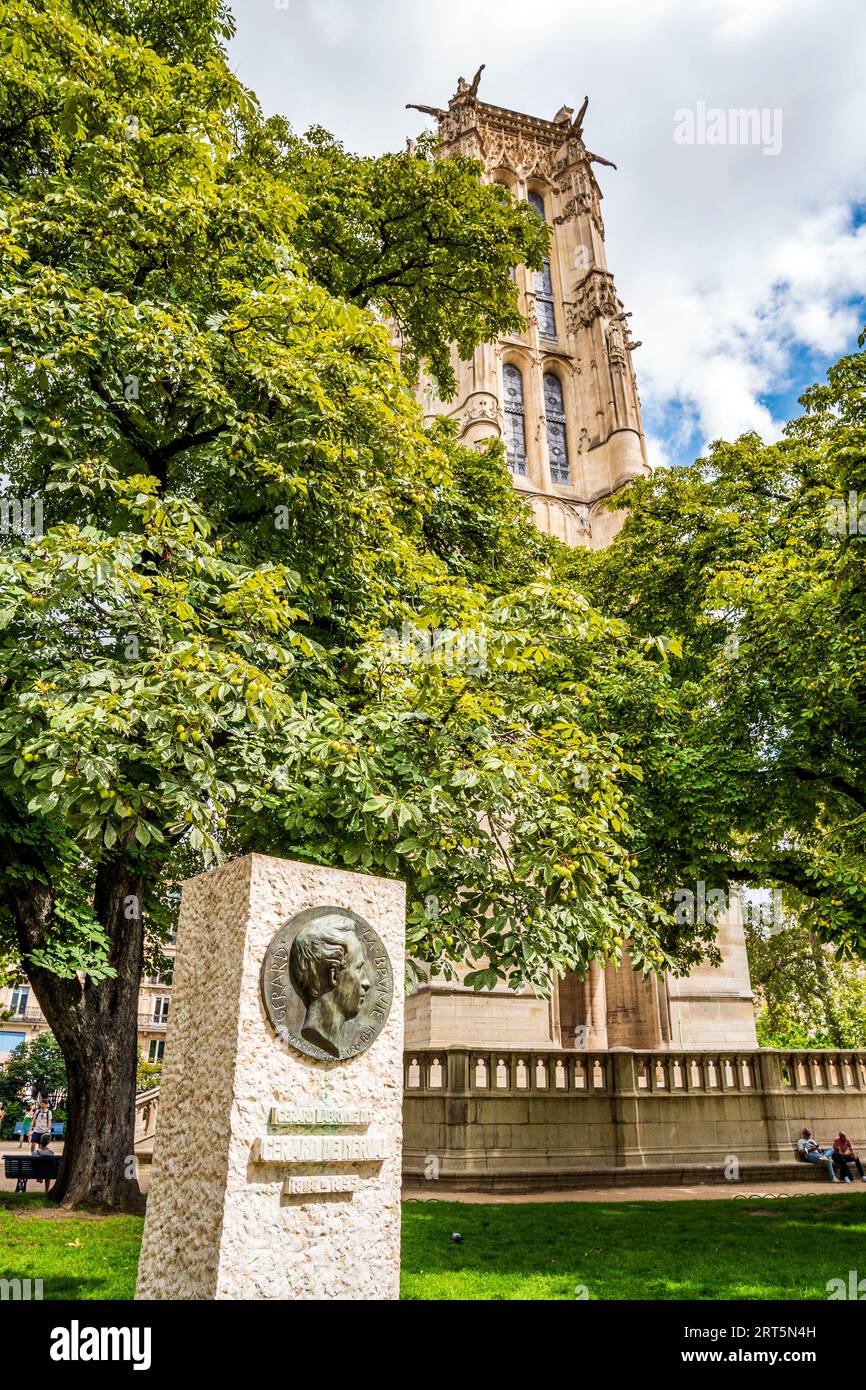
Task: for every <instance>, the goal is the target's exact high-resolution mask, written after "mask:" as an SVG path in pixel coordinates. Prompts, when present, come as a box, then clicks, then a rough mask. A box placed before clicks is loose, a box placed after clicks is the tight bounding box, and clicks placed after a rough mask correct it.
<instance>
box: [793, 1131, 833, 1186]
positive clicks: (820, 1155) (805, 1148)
mask: <svg viewBox="0 0 866 1390" xmlns="http://www.w3.org/2000/svg"><path fill="white" fill-rule="evenodd" d="M797 1148H798V1150H799V1153H800V1157H801V1158H805V1160H806V1162H807V1163H826V1165H827V1172H828V1173H829V1175H830V1181H831V1182H837V1181H838V1179H837V1177H836V1169H835V1165H834V1162H833V1150H832V1149H822V1148H821V1146H820V1144H818V1143H816V1142H815V1140H814V1139H813V1138H812V1131H811V1129H804V1130H803V1133H802V1135H801V1136H800V1138H799V1139H798V1140H797Z"/></svg>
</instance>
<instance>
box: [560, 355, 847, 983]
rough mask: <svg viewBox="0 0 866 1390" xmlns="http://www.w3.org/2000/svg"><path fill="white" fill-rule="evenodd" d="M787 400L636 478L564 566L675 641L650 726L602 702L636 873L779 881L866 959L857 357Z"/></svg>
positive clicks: (631, 617)
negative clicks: (620, 506)
mask: <svg viewBox="0 0 866 1390" xmlns="http://www.w3.org/2000/svg"><path fill="white" fill-rule="evenodd" d="M863 342H864V340H863V339H862V338H861V340H860V346H861V348H862V347H863ZM800 403H801V405H802V406H803V414H802V415H801V416H800V417H799V418H797V419H795V420H793V421H792V422H791V423H790V424H789V425H788V426H787V428H786V430H785V434H784V437H783V439H782V440H780V441H779V442H778V443H776V444H771V445H765V444H763V443H762V442H761V440H760V439H759V438H758V437H757V436H756V435H753V434H750V435H745V436H744V437H743V438H741V439H739V440H737V441H736V442H735V443H733V444H729V443H724V442H718V443H716V444H715V445H714V446H713V448H712V449H711V450H710V452H709V454H708V456H707V457H706V458H702V459H699V460H698V461H697V462H696V463H695V464H694V465H693V466H692V467H690V468H677V469H660V470H659V471H658V472H657V473H656V474H655V475H654V476H653V477H652V478H650V479H647V480H645V481H644V480H642V481H640V482H638V483H636V484H635V485H634V487H633V488H631V489H630V491H629V495H628V499H627V506H628V509H629V515H628V518H627V520H626V522H625V526H624V528H623V530H622V532H621V534H620V535H619V536H618V537H617V539H616V540H615V541H614V543H613V544H612V545H611V546H610V547H609V549H608V550H606V551H604V552H601V553H599V554H595V555H590V554H584V555H573V556H568V557H566V559H565V561H564V568H565V570H566V572H567V573H568V575H569V576H574V575H575V574H577V575H579V576H580V577H581V579H582V581H583V582H584V583H585V585H586V587H587V591H588V592H589V593H590V595H591V596H592V597H593V599H594V601H595V602H596V603H597V604H598V605H600V606H601V608H602V609H603V610H604V611H605V612H608V613H610V614H612V615H614V616H617V617H618V618H620V619H621V620H622V621H624V622H626V623H627V625H628V627H629V629H630V630H631V632H632V633H634V634H635V635H641V634H648V633H651V632H656V631H658V630H659V629H661V630H663V631H664V632H666V633H667V634H669V635H670V636H671V637H672V638H673V639H674V641H675V644H676V645H675V650H676V652H677V653H678V655H677V656H676V659H673V660H672V661H671V663H670V666H669V669H668V672H667V677H666V690H665V695H664V698H663V699H662V700H660V701H659V703H658V708H657V716H658V718H657V722H656V723H654V724H646V723H644V722H642V720H641V718H640V715H639V712H638V711H635V710H633V709H632V707H631V703H630V696H629V692H628V691H627V690H626V691H624V692H620V691H615V692H614V697H615V698H614V701H613V702H612V704H611V706H610V710H609V713H610V714H611V715H612V714H614V713H615V711H616V710H617V709H618V710H619V711H620V713H621V715H622V718H621V720H620V722H619V724H618V727H619V728H620V729H621V731H622V732H623V739H624V746H625V749H626V750H627V752H628V753H629V754H630V756H632V757H636V758H637V757H639V759H640V762H641V765H642V766H643V769H644V781H643V783H642V786H641V789H640V791H639V793H638V798H637V801H636V802H635V820H636V828H637V834H638V841H637V842H636V854H637V858H638V861H639V863H640V865H641V870H640V872H641V879H642V882H643V883H644V885H645V886H647V885H652V886H653V887H654V889H655V891H656V892H657V893H659V895H660V896H663V897H664V896H665V894H666V893H670V892H671V891H673V890H674V888H675V887H677V886H679V885H685V886H688V885H690V884H691V885H692V886H693V885H694V883H695V881H696V880H697V881H700V880H703V881H704V882H705V884H706V885H707V887H708V888H713V887H721V888H725V887H727V885H728V883H729V881H730V880H738V881H740V882H744V883H747V884H752V885H758V886H765V887H774V886H778V887H781V888H782V889H784V890H785V893H786V902H787V903H788V905H789V906H790V907H792V908H796V909H797V911H798V914H799V918H800V921H801V924H802V926H803V927H804V928H805V929H806V930H807V932H808V933H811V934H813V935H814V936H815V937H816V938H818V939H820V940H823V941H826V942H829V943H832V944H833V945H834V947H835V948H836V950H837V953H838V954H839V955H845V956H859V957H862V956H864V955H866V772H864V759H863V750H864V747H866V661H864V658H866V353H864V352H863V351H860V352H856V353H853V354H852V355H850V356H846V357H844V358H843V359H842V360H841V361H840V362H838V363H837V364H836V365H835V366H834V367H833V368H831V370H830V371H829V373H828V380H827V383H826V384H825V385H822V386H815V387H813V388H812V389H810V390H809V391H807V392H806V394H805V395H804V396H803V397H802V398H801V402H800ZM645 708H646V706H645ZM665 885H667V888H666V889H665ZM668 900H669V899H668Z"/></svg>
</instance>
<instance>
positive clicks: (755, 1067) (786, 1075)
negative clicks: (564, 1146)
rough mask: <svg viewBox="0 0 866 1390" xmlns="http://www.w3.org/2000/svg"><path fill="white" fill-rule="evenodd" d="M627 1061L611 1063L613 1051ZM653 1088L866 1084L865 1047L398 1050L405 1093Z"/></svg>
mask: <svg viewBox="0 0 866 1390" xmlns="http://www.w3.org/2000/svg"><path fill="white" fill-rule="evenodd" d="M618 1058H619V1059H624V1058H628V1059H629V1062H630V1063H631V1064H633V1065H629V1066H628V1070H627V1071H626V1069H625V1064H624V1063H623V1062H622V1060H621V1065H620V1066H619V1068H617V1059H618ZM626 1076H627V1077H628V1085H629V1089H635V1090H637V1091H638V1092H639V1093H640V1092H646V1093H648V1094H657V1095H678V1094H679V1095H694V1094H704V1095H724V1094H739V1095H748V1094H749V1093H753V1094H754V1093H757V1092H759V1091H762V1090H766V1089H767V1088H768V1087H770V1088H773V1087H774V1086H777V1085H781V1086H783V1087H790V1088H791V1090H792V1091H866V1052H860V1051H849V1050H845V1051H841V1050H840V1051H823V1050H822V1051H811V1052H807V1051H796V1052H793V1051H777V1050H771V1049H761V1050H759V1051H750V1052H743V1051H738V1052H715V1051H713V1052H637V1051H629V1052H626V1051H622V1052H563V1051H543V1052H540V1051H534V1050H532V1049H522V1048H506V1049H498V1050H490V1049H476V1048H454V1047H444V1048H412V1049H409V1050H408V1051H407V1052H406V1054H405V1059H404V1086H405V1089H406V1092H407V1093H408V1094H409V1095H413V1094H414V1095H419V1094H436V1093H442V1092H452V1093H453V1092H455V1091H459V1092H460V1093H461V1094H466V1093H467V1092H468V1093H475V1094H478V1095H496V1094H499V1095H515V1094H520V1093H526V1094H536V1095H537V1094H544V1093H549V1094H560V1095H563V1094H569V1095H607V1094H611V1093H613V1092H614V1091H615V1090H616V1089H618V1088H619V1087H620V1086H622V1084H623V1082H624V1078H625V1077H626Z"/></svg>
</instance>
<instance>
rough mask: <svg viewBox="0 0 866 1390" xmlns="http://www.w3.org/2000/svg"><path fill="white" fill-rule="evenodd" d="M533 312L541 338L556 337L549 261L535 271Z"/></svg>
mask: <svg viewBox="0 0 866 1390" xmlns="http://www.w3.org/2000/svg"><path fill="white" fill-rule="evenodd" d="M535 314H536V317H537V319H538V331H539V333H540V334H541V337H542V338H554V339H555V338H556V315H555V314H554V312H553V281H552V280H551V278H550V261H545V262H544V269H543V270H536V272H535Z"/></svg>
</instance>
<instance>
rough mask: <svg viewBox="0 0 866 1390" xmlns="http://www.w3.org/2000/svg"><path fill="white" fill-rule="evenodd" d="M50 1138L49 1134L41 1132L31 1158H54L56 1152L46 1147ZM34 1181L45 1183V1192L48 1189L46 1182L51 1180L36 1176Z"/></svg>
mask: <svg viewBox="0 0 866 1390" xmlns="http://www.w3.org/2000/svg"><path fill="white" fill-rule="evenodd" d="M50 1138H51V1135H50V1134H43V1135H41V1137H40V1139H39V1147H38V1148H37V1150H36V1152H35V1154H33V1158H34V1159H35V1160H37V1161H38V1160H40V1159H45V1158H55V1157H56V1154H55V1152H54V1150H53V1149H51V1148H49V1147H48V1142H49V1140H50ZM36 1181H37V1182H44V1183H45V1191H46V1192H47V1191H48V1184H49V1183H50V1182H51V1179H50V1178H37V1179H36Z"/></svg>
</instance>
